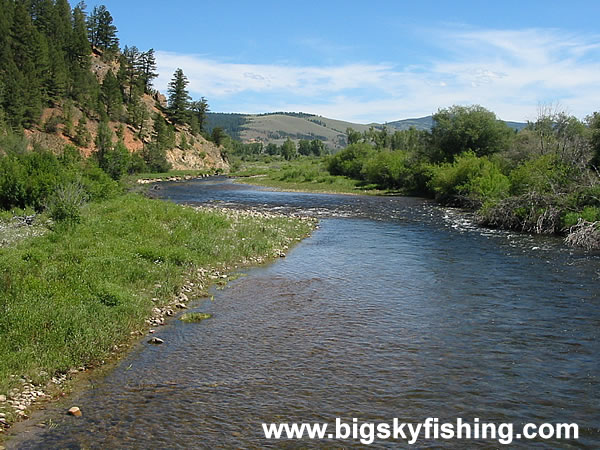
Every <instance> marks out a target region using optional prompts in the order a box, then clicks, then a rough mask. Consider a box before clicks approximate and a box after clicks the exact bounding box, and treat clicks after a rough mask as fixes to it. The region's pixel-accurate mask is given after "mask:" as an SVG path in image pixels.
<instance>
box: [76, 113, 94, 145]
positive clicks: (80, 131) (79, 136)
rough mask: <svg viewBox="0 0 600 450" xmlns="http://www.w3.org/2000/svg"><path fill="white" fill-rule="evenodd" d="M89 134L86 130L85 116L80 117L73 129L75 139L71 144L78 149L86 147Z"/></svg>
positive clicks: (89, 137)
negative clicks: (73, 143)
mask: <svg viewBox="0 0 600 450" xmlns="http://www.w3.org/2000/svg"><path fill="white" fill-rule="evenodd" d="M91 138H92V137H91V136H90V132H89V130H88V129H87V119H86V118H85V115H83V116H81V118H80V119H79V121H78V122H77V127H76V128H75V138H74V139H73V142H75V144H76V145H77V146H79V147H87V145H88V144H89V143H90V139H91Z"/></svg>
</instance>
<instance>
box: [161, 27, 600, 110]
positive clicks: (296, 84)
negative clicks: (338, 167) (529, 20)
mask: <svg viewBox="0 0 600 450" xmlns="http://www.w3.org/2000/svg"><path fill="white" fill-rule="evenodd" d="M428 35H430V36H432V39H434V40H435V42H436V43H439V46H440V47H442V46H445V47H446V48H445V49H446V52H445V57H444V58H436V59H431V60H430V61H429V63H428V64H426V65H423V64H422V65H420V66H418V67H417V66H412V65H410V62H407V63H406V64H404V65H399V66H397V65H393V64H391V63H377V64H373V63H354V64H345V65H329V66H292V65H278V64H272V65H269V64H241V63H231V62H222V61H218V60H215V59H209V58H205V57H203V56H201V55H180V54H175V53H168V52H157V60H158V63H159V72H160V73H161V76H160V77H159V79H158V80H157V83H156V84H157V86H158V88H159V89H160V90H163V91H165V90H166V86H167V83H168V81H169V79H170V77H171V74H172V73H173V72H174V71H175V69H176V68H177V67H181V68H182V69H183V70H184V72H185V74H186V75H187V77H188V78H189V81H190V85H189V90H190V91H191V92H192V93H193V94H195V96H200V95H203V96H205V97H207V98H208V99H209V103H211V105H212V109H213V110H215V111H223V110H227V111H228V112H236V111H238V112H268V111H281V110H287V111H305V112H312V113H315V114H320V115H324V116H329V117H334V118H340V119H346V120H351V121H361V122H372V121H378V122H383V121H391V120H397V119H400V118H407V117H415V116H423V115H427V114H431V113H432V112H435V111H436V110H437V109H438V108H440V107H446V106H450V105H452V104H474V103H477V104H481V105H483V106H485V107H486V108H489V109H490V110H492V111H494V112H496V114H497V115H498V116H499V117H502V118H503V119H506V120H526V119H532V118H533V117H534V116H535V112H536V109H537V105H538V104H539V103H540V102H556V101H560V102H561V104H563V105H564V106H565V107H567V108H568V109H569V111H570V112H571V113H573V114H575V115H577V116H579V117H583V116H585V115H586V114H589V113H591V112H593V111H595V110H598V109H600V83H598V74H599V73H600V58H599V57H598V56H599V54H600V38H599V37H598V36H582V35H575V34H566V33H564V32H561V31H560V30H545V29H529V30H472V29H456V28H454V29H450V30H445V31H437V32H436V33H428Z"/></svg>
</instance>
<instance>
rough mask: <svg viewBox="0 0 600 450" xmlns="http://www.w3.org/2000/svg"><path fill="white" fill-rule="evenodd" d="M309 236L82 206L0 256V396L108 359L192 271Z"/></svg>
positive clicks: (225, 220) (290, 226)
mask: <svg viewBox="0 0 600 450" xmlns="http://www.w3.org/2000/svg"><path fill="white" fill-rule="evenodd" d="M310 228H311V225H310V224H309V223H307V222H305V221H300V220H298V219H292V218H286V217H269V218H265V217H250V216H247V215H239V214H235V215H232V214H229V215H228V214H225V213H222V212H217V211H196V210H193V209H191V208H185V207H182V206H178V205H175V204H171V203H168V202H163V201H158V200H150V199H147V198H144V197H142V196H137V195H132V194H130V195H125V196H120V197H117V198H115V199H112V200H108V201H105V202H102V203H89V204H87V205H85V206H84V207H83V208H82V210H81V220H80V222H79V223H75V224H71V225H70V226H66V225H65V226H56V227H54V229H53V231H52V232H50V233H48V234H46V235H44V236H41V237H36V238H32V239H28V240H25V241H22V242H20V243H18V244H16V245H15V246H12V247H8V248H0V355H1V357H0V393H6V392H7V391H8V390H9V389H10V388H12V387H14V385H15V383H16V380H15V379H13V378H11V377H10V376H11V375H19V376H20V375H24V376H27V377H30V378H32V379H34V380H37V381H44V380H45V378H48V377H50V376H52V375H53V374H55V373H59V372H64V371H66V370H68V369H69V368H71V367H77V366H80V365H89V364H92V363H94V362H97V361H99V360H101V359H103V358H105V357H106V356H107V355H108V354H109V353H110V352H111V349H112V348H113V347H114V346H115V345H116V344H120V343H124V342H126V341H128V339H130V333H131V331H132V330H136V329H140V328H141V327H143V326H144V320H145V318H147V317H148V316H149V315H150V312H151V310H152V308H153V307H154V306H156V305H157V304H164V303H166V302H168V301H169V300H171V299H172V297H173V295H175V294H176V293H178V291H179V288H180V287H181V285H182V284H183V283H184V280H185V279H186V278H187V277H189V275H190V274H192V273H196V270H195V269H196V268H198V267H203V268H205V269H211V268H222V267H224V266H233V265H236V264H239V263H243V262H246V261H249V260H251V259H252V258H254V257H257V256H261V257H269V256H272V255H273V254H274V253H275V252H276V251H277V249H281V248H282V247H283V246H284V245H289V243H290V242H291V241H294V240H297V239H299V238H301V237H302V236H304V235H306V234H307V233H308V232H309V231H310ZM242 238H245V239H243V240H242ZM153 298H154V299H155V300H154V301H153V300H152V299H153ZM44 374H47V375H44Z"/></svg>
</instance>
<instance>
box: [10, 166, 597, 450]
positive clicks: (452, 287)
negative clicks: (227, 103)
mask: <svg viewBox="0 0 600 450" xmlns="http://www.w3.org/2000/svg"><path fill="white" fill-rule="evenodd" d="M154 192H155V193H156V194H157V195H158V196H160V197H162V198H168V199H171V200H172V201H175V202H182V203H198V204H206V203H210V204H216V205H228V206H233V207H255V208H262V209H268V210H275V211H284V212H290V213H298V214H305V215H314V216H317V217H319V219H320V226H319V229H318V230H316V231H315V232H314V233H313V235H312V236H311V237H310V238H308V239H306V240H304V241H303V242H301V243H300V244H299V245H297V246H296V247H295V248H294V249H292V250H291V251H290V252H289V254H288V255H287V257H286V258H282V259H280V260H278V261H276V262H274V263H272V264H269V265H265V266H262V267H258V268H254V269H251V270H247V271H245V276H242V277H240V278H238V279H237V280H235V281H232V282H231V283H230V284H229V285H228V286H227V287H226V288H225V289H223V290H215V291H214V300H213V301H211V300H210V299H203V300H200V301H198V302H196V303H195V304H194V308H193V310H194V311H202V312H208V313H211V314H212V315H213V317H212V318H211V319H208V320H205V321H203V322H201V323H198V324H190V323H183V322H181V321H177V320H175V321H172V322H171V323H170V324H169V325H168V326H166V327H162V328H161V329H160V330H158V331H157V333H156V336H158V337H160V338H161V339H164V341H165V343H164V344H163V345H161V346H152V345H148V344H147V343H146V342H145V340H144V341H142V342H141V343H140V344H139V345H138V346H137V347H136V349H135V350H134V351H133V352H132V353H130V354H129V355H128V356H127V357H126V358H125V359H124V360H123V361H122V362H121V363H120V364H119V365H118V366H117V367H116V368H115V369H114V370H112V371H111V372H110V373H109V374H108V375H107V376H105V377H104V378H102V379H100V380H96V381H95V382H94V385H93V386H90V388H88V389H86V390H84V391H83V392H80V393H79V394H76V395H75V396H74V397H73V404H77V405H78V406H79V407H80V408H81V410H82V411H83V412H84V414H83V417H81V418H73V417H67V416H65V415H64V409H63V410H61V411H55V412H54V413H53V412H52V411H50V412H49V413H47V414H48V417H50V419H48V420H47V424H51V426H49V427H47V428H46V429H42V430H38V431H36V432H35V433H33V432H32V433H29V434H27V435H26V436H24V437H21V438H19V439H18V440H17V441H15V443H18V447H19V448H257V447H280V446H284V447H322V446H332V445H334V446H342V445H343V446H355V445H356V446H358V445H360V442H359V441H354V440H347V441H335V440H333V441H309V440H303V441H293V440H291V441H290V440H285V441H269V440H266V439H265V437H264V434H263V431H262V427H261V423H263V422H266V423H271V422H277V423H279V422H311V423H312V422H329V423H331V424H332V425H331V427H333V424H334V422H335V420H336V418H340V419H342V420H343V421H345V422H346V423H349V424H352V419H353V418H357V419H358V423H359V424H360V423H363V422H374V423H379V422H391V421H392V419H393V418H398V419H399V420H400V421H405V422H413V423H416V422H420V421H423V420H425V419H426V418H427V417H435V418H439V421H440V423H441V422H446V421H448V422H454V423H455V422H456V420H457V418H459V417H460V418H462V419H463V420H464V421H465V422H473V420H474V418H479V420H480V421H481V422H496V423H500V422H508V423H513V424H514V427H515V429H516V430H518V429H519V428H520V427H521V426H522V425H523V424H524V423H528V422H532V423H536V424H541V423H543V422H551V423H556V422H565V423H573V422H574V423H577V424H578V425H579V432H580V438H579V440H577V441H574V440H570V441H565V440H556V439H549V440H543V439H541V438H538V439H536V440H533V441H526V440H515V441H514V442H512V444H511V447H523V448H531V447H536V446H539V447H563V448H564V447H567V448H568V447H573V448H580V447H589V448H593V447H596V448H597V447H599V446H600V430H599V427H600V424H599V419H600V390H599V387H600V383H599V381H600V380H599V377H600V356H599V355H600V291H599V286H600V257H599V255H598V254H590V253H586V252H583V251H579V250H574V249H571V248H568V247H566V246H565V245H564V244H563V243H562V241H561V240H560V239H558V238H556V237H539V236H537V237H535V236H530V235H526V234H518V233H514V232H513V233H509V232H503V231H494V230H487V229H483V228H478V227H476V226H474V225H473V224H472V221H471V220H470V218H469V216H468V215H466V214H464V213H461V212H459V211H456V210H452V209H447V208H441V207H438V206H436V205H434V204H433V203H431V202H429V201H426V200H422V199H418V198H409V197H366V196H364V197H363V196H344V195H326V194H307V193H288V192H276V191H271V190H266V189H260V188H256V187H251V186H245V185H239V184H234V183H232V182H231V181H229V180H227V179H225V178H218V179H205V180H193V181H187V182H178V183H161V184H160V185H159V189H158V190H156V191H154ZM53 414H54V415H53ZM405 444H406V442H405V441H402V440H399V441H397V440H392V439H390V440H376V441H375V442H374V444H373V446H374V447H398V446H404V445H405ZM418 445H419V446H421V447H428V446H443V447H451V448H463V447H465V446H469V447H482V448H484V447H485V448H489V447H497V446H499V444H498V443H497V441H494V440H475V441H464V440H462V441H458V440H437V441H434V440H427V439H424V438H423V436H421V439H420V440H419V441H418Z"/></svg>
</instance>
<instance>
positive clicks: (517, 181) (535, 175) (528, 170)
mask: <svg viewBox="0 0 600 450" xmlns="http://www.w3.org/2000/svg"><path fill="white" fill-rule="evenodd" d="M575 176H576V174H575V173H574V171H573V168H572V167H570V166H567V165H565V164H564V163H561V162H560V160H559V159H558V157H557V156H556V155H554V154H548V155H544V156H540V157H538V158H536V159H532V160H529V161H527V162H526V163H524V164H522V165H520V166H519V167H517V168H516V169H514V170H513V171H512V172H511V173H510V181H511V189H510V192H511V194H513V195H521V194H525V193H527V192H532V191H535V192H539V193H553V192H554V193H558V192H560V191H561V190H563V188H564V187H565V186H568V185H569V184H570V183H572V182H573V181H574V179H575Z"/></svg>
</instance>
